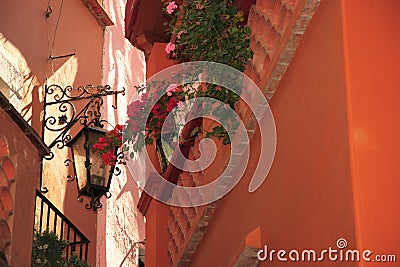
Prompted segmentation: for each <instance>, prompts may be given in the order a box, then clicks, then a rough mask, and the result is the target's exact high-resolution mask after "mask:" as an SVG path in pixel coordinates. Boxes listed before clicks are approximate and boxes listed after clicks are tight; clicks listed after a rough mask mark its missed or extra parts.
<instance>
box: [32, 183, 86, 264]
mask: <svg viewBox="0 0 400 267" xmlns="http://www.w3.org/2000/svg"><path fill="white" fill-rule="evenodd" d="M34 225H35V229H36V231H37V232H38V233H42V232H44V231H46V230H47V231H49V232H54V233H56V234H57V236H58V237H59V238H60V239H61V240H66V241H67V242H68V245H67V247H66V248H65V255H66V258H67V259H68V258H69V257H70V256H71V254H72V253H73V252H75V253H76V254H77V256H78V257H79V258H80V259H81V260H85V261H86V260H87V257H88V249H89V243H90V241H89V239H87V238H86V236H85V235H84V234H82V233H81V232H80V231H79V230H78V228H77V227H76V226H75V225H74V224H73V223H72V222H71V221H70V220H68V218H67V217H65V215H64V214H63V213H62V212H61V211H59V210H58V209H57V208H56V207H55V206H54V205H53V203H51V202H50V200H48V199H47V198H46V197H45V196H44V195H43V194H42V193H41V192H40V191H39V190H36V210H35V224H34Z"/></svg>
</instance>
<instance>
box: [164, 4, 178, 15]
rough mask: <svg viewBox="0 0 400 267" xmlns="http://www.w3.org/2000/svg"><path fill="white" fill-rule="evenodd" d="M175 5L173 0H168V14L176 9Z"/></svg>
mask: <svg viewBox="0 0 400 267" xmlns="http://www.w3.org/2000/svg"><path fill="white" fill-rule="evenodd" d="M177 7H178V6H177V5H176V3H175V1H172V2H169V4H168V6H167V13H168V14H172V13H174V11H175V9H176V8H177Z"/></svg>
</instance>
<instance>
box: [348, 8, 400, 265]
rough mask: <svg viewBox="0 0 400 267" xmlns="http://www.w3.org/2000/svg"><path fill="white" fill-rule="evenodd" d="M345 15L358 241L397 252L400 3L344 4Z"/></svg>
mask: <svg viewBox="0 0 400 267" xmlns="http://www.w3.org/2000/svg"><path fill="white" fill-rule="evenodd" d="M341 11H342V16H343V29H344V37H345V40H344V47H345V59H346V66H345V70H346V88H347V90H346V91H347V98H348V118H349V125H350V127H349V142H350V153H351V170H352V178H353V190H354V201H355V215H356V221H355V222H356V226H357V242H358V245H359V247H360V248H363V249H371V250H373V251H374V252H376V253H379V254H396V253H398V249H399V247H400V241H399V239H398V238H397V236H398V235H399V227H398V226H399V224H400V210H399V208H398V205H397V203H399V200H400V180H399V168H398V166H399V164H398V159H399V157H398V151H399V149H400V141H399V138H398V137H399V135H400V126H399V123H398V121H399V119H398V118H399V114H400V107H399V105H398V101H397V100H398V99H399V97H400V92H399V90H398V72H399V68H400V51H399V42H400V30H399V28H398V27H397V25H399V23H400V17H399V16H398V14H399V13H400V3H399V2H398V1H394V0H387V1H357V0H356V1H341ZM397 260H399V255H397ZM397 264H398V263H397ZM362 266H364V265H362ZM365 266H372V265H369V264H368V265H367V264H365ZM373 266H383V264H382V265H379V264H375V265H373ZM385 266H397V265H396V264H392V265H391V264H388V263H386V264H385Z"/></svg>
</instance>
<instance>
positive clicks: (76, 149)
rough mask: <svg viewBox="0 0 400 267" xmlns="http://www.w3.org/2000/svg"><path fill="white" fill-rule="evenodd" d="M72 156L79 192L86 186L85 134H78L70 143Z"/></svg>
mask: <svg viewBox="0 0 400 267" xmlns="http://www.w3.org/2000/svg"><path fill="white" fill-rule="evenodd" d="M71 147H72V153H73V157H74V166H75V172H76V174H75V175H76V180H77V184H78V191H79V192H80V193H81V191H82V190H83V189H85V187H86V186H87V169H86V167H85V162H86V149H85V135H84V134H80V135H79V137H78V138H77V139H76V140H75V142H74V143H73V144H72V145H71Z"/></svg>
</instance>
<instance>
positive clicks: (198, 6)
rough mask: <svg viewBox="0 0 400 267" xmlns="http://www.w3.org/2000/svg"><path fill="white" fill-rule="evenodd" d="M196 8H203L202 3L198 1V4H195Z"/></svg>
mask: <svg viewBox="0 0 400 267" xmlns="http://www.w3.org/2000/svg"><path fill="white" fill-rule="evenodd" d="M196 8H197V9H203V8H204V6H203V5H202V4H200V3H198V4H196Z"/></svg>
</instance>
